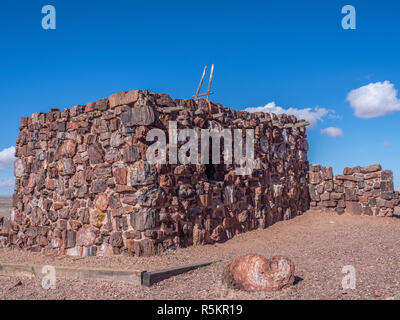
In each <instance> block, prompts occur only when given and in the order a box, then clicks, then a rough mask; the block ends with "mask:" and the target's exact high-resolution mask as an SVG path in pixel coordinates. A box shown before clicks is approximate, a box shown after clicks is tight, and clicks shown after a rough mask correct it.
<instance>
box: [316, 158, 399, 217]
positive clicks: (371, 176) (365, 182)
mask: <svg viewBox="0 0 400 320" xmlns="http://www.w3.org/2000/svg"><path fill="white" fill-rule="evenodd" d="M309 192H310V198H311V202H310V206H311V207H317V208H319V209H323V210H327V209H328V210H335V211H336V212H337V213H339V214H341V213H344V212H348V213H350V214H355V215H368V216H392V215H393V213H394V209H395V207H397V206H398V205H399V192H398V191H394V186H393V173H392V171H390V170H382V167H381V166H380V165H379V164H374V165H370V166H366V167H354V168H345V169H344V170H343V174H342V175H337V176H333V171H332V167H322V166H320V165H318V164H313V165H311V166H310V185H309Z"/></svg>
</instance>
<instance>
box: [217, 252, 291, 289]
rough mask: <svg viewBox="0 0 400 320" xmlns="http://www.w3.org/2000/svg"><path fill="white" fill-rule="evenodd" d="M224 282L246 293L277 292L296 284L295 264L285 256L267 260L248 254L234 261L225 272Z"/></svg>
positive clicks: (257, 255)
mask: <svg viewBox="0 0 400 320" xmlns="http://www.w3.org/2000/svg"><path fill="white" fill-rule="evenodd" d="M222 282H223V283H225V284H226V285H227V286H228V287H230V288H233V289H240V290H245V291H250V292H254V291H277V290H281V289H283V288H286V287H288V286H290V285H291V284H293V282H294V264H293V262H292V261H290V259H288V258H286V257H283V256H275V257H273V258H271V259H267V258H265V257H263V256H261V255H259V254H248V255H245V256H241V257H239V258H236V259H235V260H233V261H232V262H231V263H230V264H229V265H228V266H227V267H226V268H225V270H224V272H223V275H222Z"/></svg>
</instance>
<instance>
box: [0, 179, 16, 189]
mask: <svg viewBox="0 0 400 320" xmlns="http://www.w3.org/2000/svg"><path fill="white" fill-rule="evenodd" d="M14 183H15V180H14V179H5V180H0V188H10V187H14Z"/></svg>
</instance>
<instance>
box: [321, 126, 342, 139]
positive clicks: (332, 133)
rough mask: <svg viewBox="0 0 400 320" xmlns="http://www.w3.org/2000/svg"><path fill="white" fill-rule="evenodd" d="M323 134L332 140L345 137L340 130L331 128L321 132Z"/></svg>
mask: <svg viewBox="0 0 400 320" xmlns="http://www.w3.org/2000/svg"><path fill="white" fill-rule="evenodd" d="M321 134H326V135H327V136H330V137H331V138H339V137H342V136H343V130H342V129H340V128H335V127H329V128H326V129H322V130H321Z"/></svg>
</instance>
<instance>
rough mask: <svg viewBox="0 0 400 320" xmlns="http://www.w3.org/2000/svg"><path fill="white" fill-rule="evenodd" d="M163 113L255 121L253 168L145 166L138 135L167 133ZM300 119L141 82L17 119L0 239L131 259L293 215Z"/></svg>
mask: <svg viewBox="0 0 400 320" xmlns="http://www.w3.org/2000/svg"><path fill="white" fill-rule="evenodd" d="M169 121H176V122H177V125H178V129H182V128H198V129H200V128H202V129H207V128H230V129H233V128H249V129H254V132H255V147H254V148H255V159H256V162H257V163H259V165H260V166H259V168H258V169H255V170H253V172H252V174H251V175H250V176H245V175H243V176H240V175H236V174H235V172H234V169H235V168H236V164H230V165H214V166H211V167H210V166H206V165H193V164H189V165H182V164H179V163H178V164H175V165H171V164H163V165H160V164H157V165H154V164H153V165H152V164H149V163H148V161H147V160H146V150H147V148H148V147H149V146H150V145H151V144H153V143H154V142H153V141H151V142H148V141H146V135H147V132H148V131H149V130H150V129H152V128H159V129H161V130H164V131H165V132H166V133H168V125H169ZM306 125H307V123H306V122H305V121H298V120H297V119H296V118H295V117H294V116H287V115H279V116H277V115H274V114H268V113H247V112H244V111H236V110H231V109H228V108H226V107H223V106H221V105H220V104H215V103H207V101H205V100H203V99H200V100H196V101H195V100H173V99H171V98H170V97H169V96H168V95H166V94H157V93H149V92H147V91H140V90H134V91H130V92H120V93H117V94H114V95H112V96H111V97H109V98H105V99H101V100H99V101H97V102H94V103H89V104H87V105H85V106H81V105H78V106H74V107H72V108H71V109H64V110H62V111H59V110H57V109H51V110H50V111H49V112H47V113H35V114H33V115H32V116H31V117H26V118H22V119H21V125H20V133H19V136H18V140H17V147H16V157H17V160H16V162H15V176H16V182H15V193H14V195H13V210H12V215H11V219H10V220H7V219H4V220H3V221H0V243H2V244H3V245H6V246H17V247H21V248H25V249H27V250H32V251H41V252H52V253H56V254H68V255H76V256H78V255H80V256H89V255H110V254H120V253H122V252H125V253H129V254H134V255H138V256H140V255H152V254H155V253H157V252H158V251H160V250H164V249H167V248H176V247H179V246H187V245H200V244H206V243H213V242H219V241H224V240H226V239H229V238H231V237H233V236H234V235H235V234H238V233H241V232H246V231H248V230H252V229H256V228H265V227H267V226H269V225H271V224H273V223H275V222H277V221H279V220H282V219H290V218H291V217H294V216H296V215H298V214H301V213H302V212H304V211H305V210H307V209H308V207H309V195H308V184H307V181H308V161H307V150H308V144H307V141H306ZM167 137H168V136H167ZM182 144H183V142H180V143H179V146H180V145H182ZM210 170H211V172H212V173H211V174H210ZM207 171H208V172H207Z"/></svg>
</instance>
